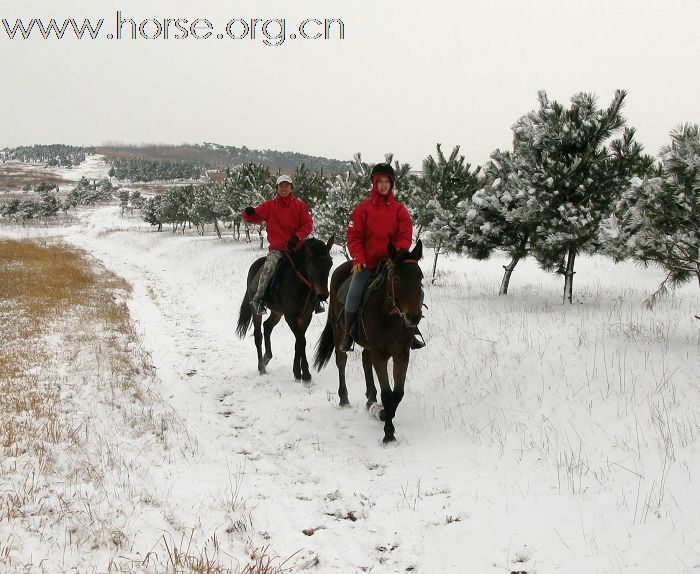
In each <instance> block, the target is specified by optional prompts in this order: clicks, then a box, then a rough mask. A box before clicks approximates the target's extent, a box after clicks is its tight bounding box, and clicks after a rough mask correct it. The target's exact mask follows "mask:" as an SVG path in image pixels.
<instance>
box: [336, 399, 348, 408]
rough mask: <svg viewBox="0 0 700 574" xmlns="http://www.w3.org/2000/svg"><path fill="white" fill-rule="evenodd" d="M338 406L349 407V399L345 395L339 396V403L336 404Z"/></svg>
mask: <svg viewBox="0 0 700 574" xmlns="http://www.w3.org/2000/svg"><path fill="white" fill-rule="evenodd" d="M338 406H339V407H340V408H341V409H342V408H344V407H349V406H350V401H349V400H348V399H347V397H346V398H341V399H340V403H339V404H338Z"/></svg>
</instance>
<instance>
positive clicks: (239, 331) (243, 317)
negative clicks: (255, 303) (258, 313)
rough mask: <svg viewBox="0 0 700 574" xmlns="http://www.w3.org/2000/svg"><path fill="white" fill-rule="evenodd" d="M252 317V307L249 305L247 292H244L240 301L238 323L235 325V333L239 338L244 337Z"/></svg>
mask: <svg viewBox="0 0 700 574" xmlns="http://www.w3.org/2000/svg"><path fill="white" fill-rule="evenodd" d="M252 319H253V309H252V308H251V306H250V302H249V301H248V293H247V292H246V293H245V295H243V301H241V311H240V313H239V314H238V325H237V326H236V335H238V336H239V337H240V338H241V339H242V338H243V337H245V334H246V333H247V332H248V327H249V326H250V322H251V321H252Z"/></svg>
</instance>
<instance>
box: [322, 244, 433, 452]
mask: <svg viewBox="0 0 700 574" xmlns="http://www.w3.org/2000/svg"><path fill="white" fill-rule="evenodd" d="M389 249H390V258H389V259H388V260H387V261H386V265H385V268H384V271H383V276H382V277H381V278H380V279H379V283H378V286H377V288H376V289H374V290H372V291H370V293H369V294H368V296H367V298H366V299H365V300H364V302H363V308H362V314H361V318H360V319H359V320H358V328H357V332H356V333H355V334H354V336H353V339H355V341H356V342H357V344H359V345H360V346H361V347H363V350H362V368H363V370H364V372H365V383H366V385H367V392H366V394H365V396H366V397H367V409H370V410H373V407H374V406H376V403H377V389H376V387H375V385H374V376H373V375H372V367H374V370H375V371H376V373H377V378H378V379H379V386H380V388H381V393H382V395H381V398H382V407H383V408H382V409H381V410H380V411H379V418H380V419H381V420H383V421H384V442H385V443H386V442H391V441H393V440H396V439H395V437H394V424H393V422H392V421H393V418H394V415H395V414H396V409H397V407H398V406H399V403H400V402H401V399H402V398H403V393H404V390H403V389H404V382H405V381H406V371H407V369H408V361H409V356H410V350H411V343H412V342H413V337H414V334H415V328H416V327H417V325H418V323H419V321H420V320H421V318H422V316H423V314H422V307H423V297H422V288H421V281H422V279H423V272H422V271H421V269H420V267H419V265H418V261H419V260H420V259H421V257H422V256H423V245H422V243H421V241H420V240H418V242H417V243H416V246H415V247H414V248H413V251H410V252H409V251H407V250H405V249H402V250H400V251H398V252H397V251H396V250H395V249H393V247H390V248H389ZM351 269H352V261H346V262H345V263H343V264H342V265H341V266H340V267H338V269H336V270H335V271H334V272H333V276H332V277H331V297H330V305H329V308H328V320H327V322H326V327H325V329H324V330H323V333H322V334H321V337H320V339H319V340H318V343H317V345H316V356H315V358H314V366H315V367H316V369H318V370H320V369H322V368H323V367H324V366H325V365H326V364H327V363H328V361H329V360H330V357H331V355H332V354H333V350H335V363H336V365H337V366H338V378H339V386H338V396H339V397H340V406H346V405H348V404H349V402H348V389H347V386H346V384H345V364H346V362H347V353H344V352H343V351H341V350H340V348H339V347H340V341H341V339H342V337H343V332H344V321H345V319H344V306H343V303H341V302H340V301H339V300H338V297H337V294H338V289H339V287H340V286H341V285H342V284H343V282H344V281H345V280H346V279H347V278H348V277H349V276H350V273H351ZM358 316H360V315H359V314H358ZM390 358H391V359H393V371H394V388H393V390H392V388H391V384H390V382H389V372H388V362H389V359H390Z"/></svg>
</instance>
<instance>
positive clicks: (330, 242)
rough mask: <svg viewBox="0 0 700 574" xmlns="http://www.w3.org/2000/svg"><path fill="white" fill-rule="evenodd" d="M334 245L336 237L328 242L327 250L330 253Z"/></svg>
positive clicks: (333, 236)
mask: <svg viewBox="0 0 700 574" xmlns="http://www.w3.org/2000/svg"><path fill="white" fill-rule="evenodd" d="M334 243H335V235H331V236H330V237H329V238H328V241H326V249H327V250H328V251H330V250H331V247H333V244H334Z"/></svg>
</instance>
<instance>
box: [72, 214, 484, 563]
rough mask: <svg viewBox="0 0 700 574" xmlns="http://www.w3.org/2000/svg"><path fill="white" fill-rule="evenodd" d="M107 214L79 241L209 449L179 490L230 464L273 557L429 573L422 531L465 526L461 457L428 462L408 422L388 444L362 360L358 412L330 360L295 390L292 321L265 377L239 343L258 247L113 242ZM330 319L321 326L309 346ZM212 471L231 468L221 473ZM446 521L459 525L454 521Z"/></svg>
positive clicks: (246, 343)
mask: <svg viewBox="0 0 700 574" xmlns="http://www.w3.org/2000/svg"><path fill="white" fill-rule="evenodd" d="M109 209H110V208H108V210H109ZM111 210H112V211H113V208H111ZM105 217H106V218H109V215H107V214H106V213H103V212H96V213H95V214H93V216H92V218H93V219H92V220H91V222H90V225H94V226H95V233H88V234H80V235H79V236H76V237H74V238H73V240H74V241H75V242H76V243H77V244H78V245H80V246H81V247H84V248H86V249H88V250H90V251H92V252H93V253H94V254H95V255H97V256H98V257H99V258H100V259H102V260H103V261H104V262H105V263H106V264H107V265H108V267H109V268H110V269H112V270H113V271H115V272H117V273H119V274H120V275H122V276H124V277H126V278H127V279H128V280H129V281H130V282H132V284H133V285H134V287H135V291H134V297H133V299H134V300H133V308H132V313H133V315H134V316H135V317H136V318H137V320H138V322H139V325H140V330H141V331H142V335H143V337H144V342H145V345H146V347H147V348H149V349H152V350H153V361H154V364H155V365H156V367H157V368H158V375H159V377H160V378H161V380H162V381H163V385H164V387H165V388H166V389H168V391H169V392H170V395H169V396H168V397H167V398H168V399H169V400H170V401H171V402H172V404H173V405H174V406H175V407H176V409H177V410H178V411H179V414H180V416H181V417H182V418H183V419H184V420H185V421H186V424H187V427H188V429H190V433H193V432H194V433H196V441H197V444H198V447H199V449H200V452H201V458H202V460H201V464H200V465H197V466H196V467H193V468H192V469H191V470H192V474H191V476H190V478H191V480H192V483H190V482H189V481H181V484H180V487H181V488H182V489H183V492H182V493H179V495H180V496H183V497H187V490H188V489H189V488H190V487H191V486H192V484H195V485H200V490H201V489H203V488H204V487H203V483H207V482H208V481H209V480H211V479H212V475H213V476H214V477H215V480H214V481H213V482H212V483H211V484H209V485H208V486H207V488H210V489H212V490H215V489H216V488H219V487H221V486H222V485H221V484H219V482H220V481H221V480H222V478H223V479H225V478H226V476H225V475H226V473H225V472H222V470H224V471H225V470H226V467H227V466H228V467H229V469H236V468H237V469H242V473H243V476H242V479H241V480H242V486H241V497H242V498H243V499H244V500H245V501H246V503H247V504H249V505H251V506H252V507H254V509H255V510H254V520H255V525H256V527H257V528H258V529H261V530H263V531H265V532H267V533H268V534H269V536H270V541H271V543H272V545H273V547H274V549H275V551H277V552H278V553H279V554H280V555H282V556H288V555H291V554H293V553H294V552H297V551H298V550H300V549H302V552H300V553H299V554H298V555H296V556H295V559H296V561H297V563H299V564H303V563H309V564H310V563H314V564H315V563H316V560H315V558H314V557H318V561H319V565H323V566H324V571H325V570H326V569H328V571H330V569H331V567H334V569H337V570H338V571H342V572H347V571H349V570H352V569H361V568H367V569H371V570H372V571H374V572H378V571H383V570H381V568H380V566H379V565H380V564H386V571H387V572H393V571H405V570H406V569H410V568H418V569H420V568H419V566H420V564H421V563H422V562H423V561H424V560H425V558H426V556H425V553H426V552H428V551H427V550H426V546H427V545H428V544H426V543H430V546H433V545H434V544H435V543H436V542H437V541H431V540H430V536H427V537H426V534H427V532H426V527H428V526H432V525H434V528H433V529H432V530H435V531H440V530H444V529H448V528H449V529H450V530H453V531H456V530H460V529H465V527H467V522H466V514H465V513H464V512H463V511H462V509H460V508H453V505H452V503H451V497H452V492H451V491H452V489H453V487H448V486H447V485H448V484H452V483H453V482H454V479H455V478H456V477H454V476H451V474H452V472H451V471H450V467H451V466H452V465H451V464H450V461H451V459H452V457H453V456H454V454H453V453H451V452H450V451H449V450H446V449H441V450H440V451H438V452H437V453H433V455H432V456H431V457H430V458H428V459H425V455H426V454H427V453H424V452H421V451H422V450H423V449H424V448H426V446H428V445H426V444H425V442H424V441H425V436H424V430H425V429H421V425H420V421H419V420H417V419H415V418H414V419H413V420H411V418H409V416H400V417H399V419H398V420H400V421H401V424H400V426H399V427H398V428H399V429H400V430H399V435H400V437H401V440H400V442H399V444H398V446H397V447H395V448H384V447H383V446H382V445H381V437H382V436H383V434H382V430H381V428H382V427H381V423H379V422H378V421H376V420H374V419H371V418H370V417H369V416H368V415H367V414H366V413H365V411H364V396H363V395H364V388H363V382H362V378H361V376H359V360H358V361H357V363H358V364H357V365H355V367H354V370H353V373H354V379H355V383H356V384H355V385H354V387H353V388H352V390H351V395H352V399H353V401H352V402H353V408H351V409H339V408H337V406H336V405H337V395H336V387H335V384H336V383H335V377H336V373H335V370H334V369H333V368H332V365H331V366H329V367H328V368H327V369H326V370H325V371H324V372H323V373H322V374H320V375H318V374H315V381H314V384H313V385H312V386H311V388H307V387H305V386H303V385H302V384H300V383H297V382H295V381H294V379H293V377H292V373H291V356H292V353H293V339H292V336H291V334H290V332H289V330H288V328H287V327H286V325H283V324H280V325H279V326H278V328H277V330H276V331H275V333H274V335H273V352H274V353H275V357H274V358H273V360H272V362H271V363H270V365H269V374H268V375H266V376H260V375H258V373H257V370H256V362H255V350H254V345H253V342H252V337H251V336H250V334H249V336H248V337H247V338H246V339H245V340H240V339H238V338H237V337H236V336H235V334H234V325H235V321H236V319H237V313H238V306H239V304H240V297H241V289H240V285H242V282H244V280H245V274H246V273H247V268H248V265H249V264H250V262H252V260H253V259H254V258H256V257H258V256H259V255H260V252H259V250H257V249H255V248H253V247H251V246H242V245H238V244H235V243H234V244H232V243H231V242H223V243H222V242H219V241H218V240H216V239H214V238H193V237H191V236H189V237H182V236H179V235H176V236H173V235H172V234H170V233H168V232H166V233H162V234H153V233H150V232H143V231H141V232H133V231H132V232H120V231H115V232H111V231H110V232H106V233H105V232H104V231H103V229H104V227H110V225H109V223H108V222H105V221H104V219H102V218H105ZM116 225H117V226H118V225H121V222H120V221H116ZM324 321H325V316H320V317H316V318H315V319H314V322H313V325H312V327H311V329H310V333H309V335H310V336H309V337H308V340H309V341H310V342H312V343H315V341H316V339H317V337H318V335H319V334H320V331H321V329H322V327H323V322H324ZM312 352H313V349H312V348H311V345H310V348H309V350H308V354H309V356H311V353H312ZM409 402H410V399H409V400H407V401H406V403H409ZM404 407H405V405H402V408H404ZM406 410H407V411H408V409H406ZM414 441H415V442H416V443H418V445H419V447H418V448H419V449H420V450H417V449H416V447H415V446H414V445H413V442H414ZM421 443H422V444H421ZM429 450H430V449H429V448H428V451H429ZM217 466H221V467H223V469H222V468H219V469H218V470H213V469H212V467H217ZM465 486H466V483H465ZM458 488H459V486H458ZM448 516H449V517H451V518H450V519H451V520H452V519H455V521H454V522H452V523H451V524H450V525H448V524H447V517H448ZM428 517H430V518H428ZM426 520H428V521H429V523H426ZM430 522H432V523H433V524H430ZM411 523H412V525H411V527H410V528H409V529H408V530H407V529H406V524H411ZM304 530H306V531H307V534H304V532H303V531H304ZM311 532H313V534H312V535H311V536H309V535H308V534H309V533H311ZM435 534H437V535H438V536H437V537H438V538H440V536H439V533H438V532H435ZM455 534H456V533H455ZM463 535H464V536H465V537H466V533H464V534H463ZM460 537H461V536H460ZM454 550H455V549H452V551H451V554H453V555H455V566H456V565H457V564H458V563H459V558H458V557H457V556H456V553H455V551H454ZM470 553H471V552H470ZM463 558H466V556H465V557H463Z"/></svg>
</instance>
